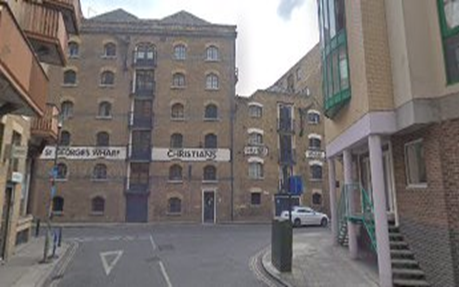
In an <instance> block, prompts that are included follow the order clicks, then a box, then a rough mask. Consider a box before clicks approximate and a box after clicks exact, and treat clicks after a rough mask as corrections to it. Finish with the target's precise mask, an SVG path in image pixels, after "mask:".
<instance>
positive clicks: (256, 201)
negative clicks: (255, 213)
mask: <svg viewBox="0 0 459 287" xmlns="http://www.w3.org/2000/svg"><path fill="white" fill-rule="evenodd" d="M250 204H251V205H260V204H261V192H252V193H251V194H250Z"/></svg>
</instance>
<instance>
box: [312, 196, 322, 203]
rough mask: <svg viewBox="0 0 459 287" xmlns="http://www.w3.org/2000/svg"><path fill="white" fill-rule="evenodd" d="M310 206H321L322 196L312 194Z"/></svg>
mask: <svg viewBox="0 0 459 287" xmlns="http://www.w3.org/2000/svg"><path fill="white" fill-rule="evenodd" d="M312 204H315V205H322V195H321V194H320V193H314V194H313V195H312Z"/></svg>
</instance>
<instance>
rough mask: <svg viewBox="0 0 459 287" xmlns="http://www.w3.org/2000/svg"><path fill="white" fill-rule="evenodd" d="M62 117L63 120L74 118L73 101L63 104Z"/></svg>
mask: <svg viewBox="0 0 459 287" xmlns="http://www.w3.org/2000/svg"><path fill="white" fill-rule="evenodd" d="M61 115H62V117H63V119H68V118H70V117H71V116H73V103H72V102H71V101H65V102H62V104H61Z"/></svg>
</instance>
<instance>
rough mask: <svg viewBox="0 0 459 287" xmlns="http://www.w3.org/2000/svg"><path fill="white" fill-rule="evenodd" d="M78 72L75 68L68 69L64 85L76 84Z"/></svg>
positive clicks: (65, 73)
mask: <svg viewBox="0 0 459 287" xmlns="http://www.w3.org/2000/svg"><path fill="white" fill-rule="evenodd" d="M76 83H77V74H76V72H75V71H74V70H67V71H65V72H64V85H76Z"/></svg>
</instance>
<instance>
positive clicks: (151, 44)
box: [33, 10, 236, 222]
mask: <svg viewBox="0 0 459 287" xmlns="http://www.w3.org/2000/svg"><path fill="white" fill-rule="evenodd" d="M81 31H82V33H81V35H80V36H79V37H72V38H71V39H70V41H69V46H68V48H69V57H70V60H69V63H68V65H67V66H66V67H65V68H64V69H54V70H53V71H52V75H51V79H52V81H53V85H52V87H51V89H52V92H51V94H52V95H53V97H54V99H53V100H54V102H55V103H57V104H59V105H60V107H61V116H62V118H63V126H62V129H61V133H60V141H59V154H58V169H57V177H58V183H57V196H56V197H55V198H54V199H53V203H54V204H53V208H54V212H53V214H54V218H55V220H58V221H104V222H110V221H111V222H123V221H127V222H146V221H157V220H170V221H173V220H178V221H194V222H201V221H205V222H215V221H229V220H230V219H231V216H232V210H231V197H232V184H231V180H230V179H231V178H232V166H231V162H230V150H231V149H232V147H231V142H232V134H231V130H232V127H231V124H232V120H231V119H232V113H231V112H232V107H233V105H234V103H233V100H234V94H235V84H236V69H235V39H236V27H235V26H229V25H215V24H210V23H208V22H206V21H204V20H202V19H199V18H197V17H195V16H193V15H191V14H189V13H187V12H184V11H182V12H179V13H176V14H174V15H171V16H169V17H165V18H163V19H161V20H146V19H138V18H137V17H135V16H133V15H131V14H129V13H127V12H125V11H123V10H115V11H112V12H109V13H106V14H103V15H99V16H97V17H94V18H90V19H85V20H83V22H82V28H81ZM55 148H56V147H55V146H47V147H46V149H45V150H44V151H43V153H42V157H41V160H40V161H39V162H38V163H37V165H36V171H37V176H36V179H35V180H34V182H33V190H34V194H33V196H34V198H33V202H34V211H35V214H37V215H38V216H39V217H43V216H44V214H45V212H46V211H45V206H46V202H48V201H49V200H50V196H49V194H50V192H49V190H50V183H49V176H50V175H49V173H50V171H51V170H52V167H53V158H54V155H55V153H54V151H55Z"/></svg>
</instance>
